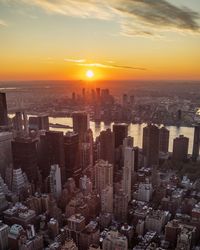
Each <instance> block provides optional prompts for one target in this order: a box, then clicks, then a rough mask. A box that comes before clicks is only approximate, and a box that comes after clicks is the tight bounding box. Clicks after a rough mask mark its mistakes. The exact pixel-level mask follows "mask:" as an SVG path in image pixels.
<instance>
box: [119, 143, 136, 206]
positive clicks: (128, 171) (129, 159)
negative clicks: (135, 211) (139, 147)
mask: <svg viewBox="0 0 200 250" xmlns="http://www.w3.org/2000/svg"><path fill="white" fill-rule="evenodd" d="M134 160H135V159H134V148H131V147H125V148H124V166H123V169H122V171H123V179H122V188H123V190H124V192H125V193H126V194H128V200H129V201H130V200H131V187H132V178H133V174H134Z"/></svg>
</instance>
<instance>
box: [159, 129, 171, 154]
mask: <svg viewBox="0 0 200 250" xmlns="http://www.w3.org/2000/svg"><path fill="white" fill-rule="evenodd" d="M168 148H169V130H168V129H167V128H165V127H162V128H161V129H160V133H159V151H161V152H164V153H167V152H168Z"/></svg>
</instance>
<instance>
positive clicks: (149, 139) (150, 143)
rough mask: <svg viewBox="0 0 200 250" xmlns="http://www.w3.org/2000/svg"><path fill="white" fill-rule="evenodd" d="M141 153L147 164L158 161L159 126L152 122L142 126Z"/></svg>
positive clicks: (150, 164)
mask: <svg viewBox="0 0 200 250" xmlns="http://www.w3.org/2000/svg"><path fill="white" fill-rule="evenodd" d="M142 149H143V154H144V155H145V157H146V163H147V165H149V166H152V165H158V163H159V128H158V127H157V126H155V125H153V124H149V125H147V126H146V127H145V128H143V144H142Z"/></svg>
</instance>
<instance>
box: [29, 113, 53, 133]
mask: <svg viewBox="0 0 200 250" xmlns="http://www.w3.org/2000/svg"><path fill="white" fill-rule="evenodd" d="M29 129H30V130H46V131H48V130H49V117H48V115H38V116H30V117H29Z"/></svg>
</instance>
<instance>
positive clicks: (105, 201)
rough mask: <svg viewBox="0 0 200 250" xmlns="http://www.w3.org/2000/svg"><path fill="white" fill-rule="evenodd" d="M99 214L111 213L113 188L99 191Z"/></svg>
mask: <svg viewBox="0 0 200 250" xmlns="http://www.w3.org/2000/svg"><path fill="white" fill-rule="evenodd" d="M101 212H102V213H113V187H112V186H107V187H106V188H104V189H103V190H102V191H101Z"/></svg>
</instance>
